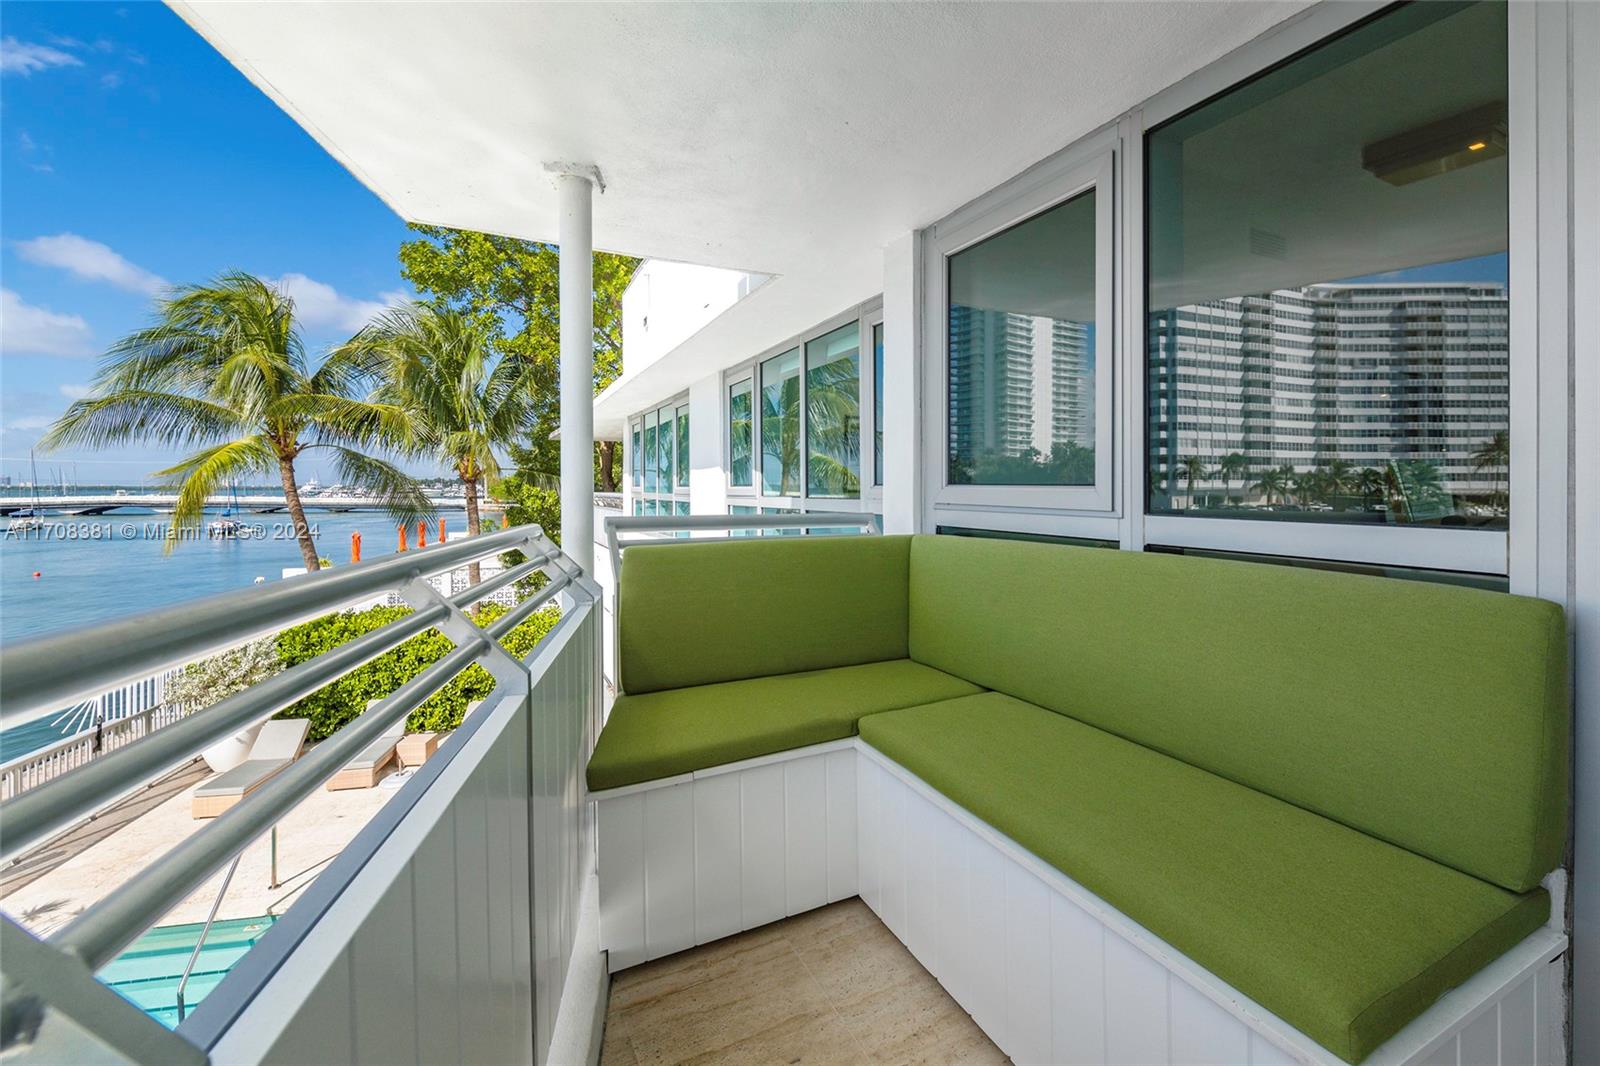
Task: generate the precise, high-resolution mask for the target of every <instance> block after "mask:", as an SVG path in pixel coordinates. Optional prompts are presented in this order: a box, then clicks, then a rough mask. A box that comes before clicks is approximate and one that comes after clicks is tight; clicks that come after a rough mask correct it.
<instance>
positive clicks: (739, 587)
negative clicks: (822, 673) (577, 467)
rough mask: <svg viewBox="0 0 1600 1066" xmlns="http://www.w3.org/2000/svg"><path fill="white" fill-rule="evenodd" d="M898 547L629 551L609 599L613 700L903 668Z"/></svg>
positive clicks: (854, 541)
mask: <svg viewBox="0 0 1600 1066" xmlns="http://www.w3.org/2000/svg"><path fill="white" fill-rule="evenodd" d="M909 548H910V538H909V537H815V538H812V537H761V538H751V539H750V540H749V541H747V542H737V541H736V542H731V543H729V542H719V543H712V544H692V543H676V544H658V545H650V544H644V545H635V546H633V547H630V548H628V549H627V551H626V552H625V553H624V555H623V562H622V576H621V580H620V581H619V583H618V591H617V626H618V658H619V660H620V663H621V676H620V678H619V680H620V683H621V688H622V690H623V691H624V692H628V693H631V694H634V695H638V694H640V693H644V692H657V691H660V690H662V689H672V688H685V687H688V686H690V685H708V684H713V683H715V682H718V681H737V680H741V679H743V678H749V677H767V676H771V675H774V674H790V673H795V672H797V671H801V670H821V669H825V668H827V667H830V666H850V665H853V664H855V663H870V662H879V661H882V660H885V659H903V658H905V655H906V566H907V559H908V552H909Z"/></svg>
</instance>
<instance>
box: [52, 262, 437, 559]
mask: <svg viewBox="0 0 1600 1066" xmlns="http://www.w3.org/2000/svg"><path fill="white" fill-rule="evenodd" d="M369 373H370V368H369V367H367V366H365V365H363V364H362V363H361V362H360V361H359V360H357V359H353V358H351V357H350V354H349V353H346V352H343V351H337V352H334V353H333V354H331V355H330V356H328V358H326V359H325V360H323V362H322V363H321V365H320V366H318V367H317V368H316V369H315V370H313V369H311V367H310V365H309V363H308V361H307V359H306V354H305V347H304V345H303V343H302V342H301V339H300V332H299V329H298V328H297V327H296V325H295V319H294V301H292V300H291V299H290V298H289V297H288V296H286V295H285V294H284V293H282V292H280V291H278V290H277V289H275V288H273V287H272V286H270V285H268V284H267V283H266V282H264V281H262V280H261V279H260V278H257V277H253V276H251V275H249V274H240V273H235V274H227V275H224V276H223V277H220V278H218V279H217V280H215V281H213V282H211V283H210V284H207V285H189V286H183V287H180V288H178V289H175V290H173V291H172V292H171V293H170V294H169V295H167V296H165V297H163V298H161V299H159V300H158V301H157V303H156V321H155V323H154V324H153V325H151V326H149V327H147V328H145V329H141V330H138V331H136V332H134V333H131V334H129V335H128V336H126V337H124V338H123V339H122V340H120V341H118V342H117V343H116V344H114V345H112V346H111V348H110V349H109V350H108V351H107V352H106V355H105V357H104V359H103V360H102V362H101V365H100V368H99V370H98V371H97V372H96V374H95V378H94V382H93V384H92V386H91V391H90V394H89V396H88V397H86V398H85V399H82V400H78V401H77V402H75V403H74V404H72V406H70V407H68V408H67V411H66V413H65V414H63V415H62V416H61V418H60V419H58V420H57V421H56V423H55V425H53V426H52V427H51V428H50V430H49V432H48V433H47V434H46V435H45V437H44V439H43V441H42V442H41V443H42V445H43V446H44V447H45V448H59V447H63V446H66V445H72V444H76V445H85V446H88V447H92V448H105V447H112V446H117V445H123V444H127V443H130V442H133V441H148V442H154V443H157V444H162V445H166V446H169V447H176V448H184V449H190V448H194V449H197V450H196V451H194V452H193V454H191V455H190V456H189V457H188V458H186V459H184V460H183V461H182V462H180V463H178V464H176V465H175V466H171V467H169V468H167V469H165V470H161V471H158V473H157V476H159V477H164V478H166V479H168V483H169V484H170V485H172V486H173V487H176V488H177V489H178V502H177V506H176V508H175V509H174V511H173V516H172V525H171V527H170V528H169V530H168V532H167V550H169V551H170V550H171V549H172V547H173V546H174V545H175V544H176V543H177V541H178V540H179V539H180V538H179V534H180V532H181V531H182V530H184V529H192V528H194V527H196V526H198V525H199V524H200V518H201V515H202V514H203V512H204V509H205V503H206V499H207V498H208V497H209V496H211V495H213V494H214V493H216V492H217V491H218V490H219V489H220V488H221V487H222V486H223V485H226V484H227V483H228V482H230V481H237V480H242V479H243V478H245V477H247V476H249V475H252V474H254V475H261V474H269V475H270V474H271V473H272V472H273V471H274V470H275V471H276V472H277V474H278V477H279V479H280V480H281V481H282V483H283V498H284V503H285V505H286V506H287V508H288V510H289V516H290V518H292V519H293V521H294V529H295V537H296V539H297V540H298V541H299V542H300V554H301V556H302V557H303V558H304V559H305V564H306V569H307V570H308V571H311V570H316V569H318V568H319V565H320V564H319V562H318V557H317V547H316V544H315V542H314V541H313V540H312V537H311V530H310V527H309V526H308V525H307V524H306V516H305V508H304V507H303V506H302V505H301V502H300V489H299V485H298V483H297V481H296V478H295V461H296V460H297V459H298V458H299V457H300V456H302V455H304V454H306V453H307V452H311V451H314V450H323V451H326V452H327V453H328V454H329V455H330V456H331V458H332V459H333V461H334V463H335V465H336V467H337V468H338V471H339V478H340V480H341V481H343V482H344V483H345V484H348V485H355V486H359V487H361V488H364V489H367V490H369V491H371V492H372V493H373V494H375V495H376V496H377V497H378V498H379V499H380V500H381V501H382V502H383V503H384V505H385V507H386V509H387V510H388V511H389V514H390V515H391V516H392V517H393V518H394V519H395V520H396V521H397V522H406V523H409V522H412V521H415V520H417V519H419V518H424V517H427V516H428V515H429V514H430V513H431V510H432V508H431V507H430V505H429V503H428V499H427V497H426V496H425V495H423V493H422V490H421V488H420V487H419V486H418V485H417V483H416V482H415V481H413V480H412V479H411V478H410V477H408V476H407V475H406V474H404V473H403V472H402V471H400V470H399V469H398V468H397V467H395V466H393V465H391V464H389V463H387V462H385V461H383V460H381V459H378V458H375V457H374V456H372V455H371V454H369V450H370V449H372V448H373V447H378V448H382V449H384V450H389V449H390V447H391V445H392V444H393V442H395V441H398V440H402V439H404V437H405V436H406V434H407V432H408V430H407V427H406V422H405V416H404V413H403V412H402V411H400V409H398V408H396V407H394V406H391V405H387V404H383V403H375V402H371V401H367V400H363V399H360V398H358V396H357V394H358V393H359V392H360V391H361V389H362V386H363V383H364V382H365V381H366V380H367V377H368V375H369Z"/></svg>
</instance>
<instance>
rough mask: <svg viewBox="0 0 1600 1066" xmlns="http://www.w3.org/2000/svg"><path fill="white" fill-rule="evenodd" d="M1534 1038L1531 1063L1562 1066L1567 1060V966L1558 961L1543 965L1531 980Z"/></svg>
mask: <svg viewBox="0 0 1600 1066" xmlns="http://www.w3.org/2000/svg"><path fill="white" fill-rule="evenodd" d="M1534 980H1535V981H1537V982H1538V984H1537V986H1536V987H1535V989H1534V1004H1533V1005H1534V1018H1535V1025H1534V1038H1535V1040H1536V1041H1537V1044H1536V1046H1535V1049H1534V1057H1533V1061H1535V1062H1539V1063H1549V1064H1551V1066H1563V1064H1564V1063H1565V1062H1566V1057H1567V1041H1566V1034H1565V1032H1564V1027H1565V1023H1566V990H1565V988H1564V985H1565V983H1566V967H1565V966H1564V965H1563V964H1562V963H1561V961H1560V960H1559V959H1557V960H1555V961H1552V962H1549V963H1546V964H1545V965H1544V966H1543V967H1542V968H1541V969H1540V970H1539V973H1538V975H1537V976H1536V977H1535V978H1534Z"/></svg>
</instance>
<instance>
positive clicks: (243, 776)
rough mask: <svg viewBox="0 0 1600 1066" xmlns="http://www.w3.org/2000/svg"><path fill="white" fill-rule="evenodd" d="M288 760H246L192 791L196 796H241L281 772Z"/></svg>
mask: <svg viewBox="0 0 1600 1066" xmlns="http://www.w3.org/2000/svg"><path fill="white" fill-rule="evenodd" d="M291 761H293V760H290V759H246V760H245V761H244V762H242V763H240V764H239V765H238V766H235V767H234V768H233V769H231V770H224V771H223V772H222V773H220V774H218V775H217V776H215V777H213V778H211V779H210V780H209V781H206V782H204V783H203V784H201V785H200V787H198V788H196V789H195V790H194V794H195V795H196V796H242V795H244V794H245V793H246V792H249V791H250V790H251V789H253V788H255V787H256V786H257V785H259V784H261V782H263V781H265V780H266V779H267V778H269V777H271V776H272V775H273V774H275V773H277V772H278V771H279V770H282V769H283V768H284V767H286V766H288V765H289V763H290V762H291Z"/></svg>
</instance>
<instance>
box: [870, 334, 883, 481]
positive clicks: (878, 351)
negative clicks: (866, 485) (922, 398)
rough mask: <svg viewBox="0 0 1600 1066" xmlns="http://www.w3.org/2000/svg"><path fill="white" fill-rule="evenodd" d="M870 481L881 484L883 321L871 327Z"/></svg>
mask: <svg viewBox="0 0 1600 1066" xmlns="http://www.w3.org/2000/svg"><path fill="white" fill-rule="evenodd" d="M872 483H873V484H874V485H882V484H883V323H882V322H879V323H878V324H877V325H875V326H873V327H872Z"/></svg>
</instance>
